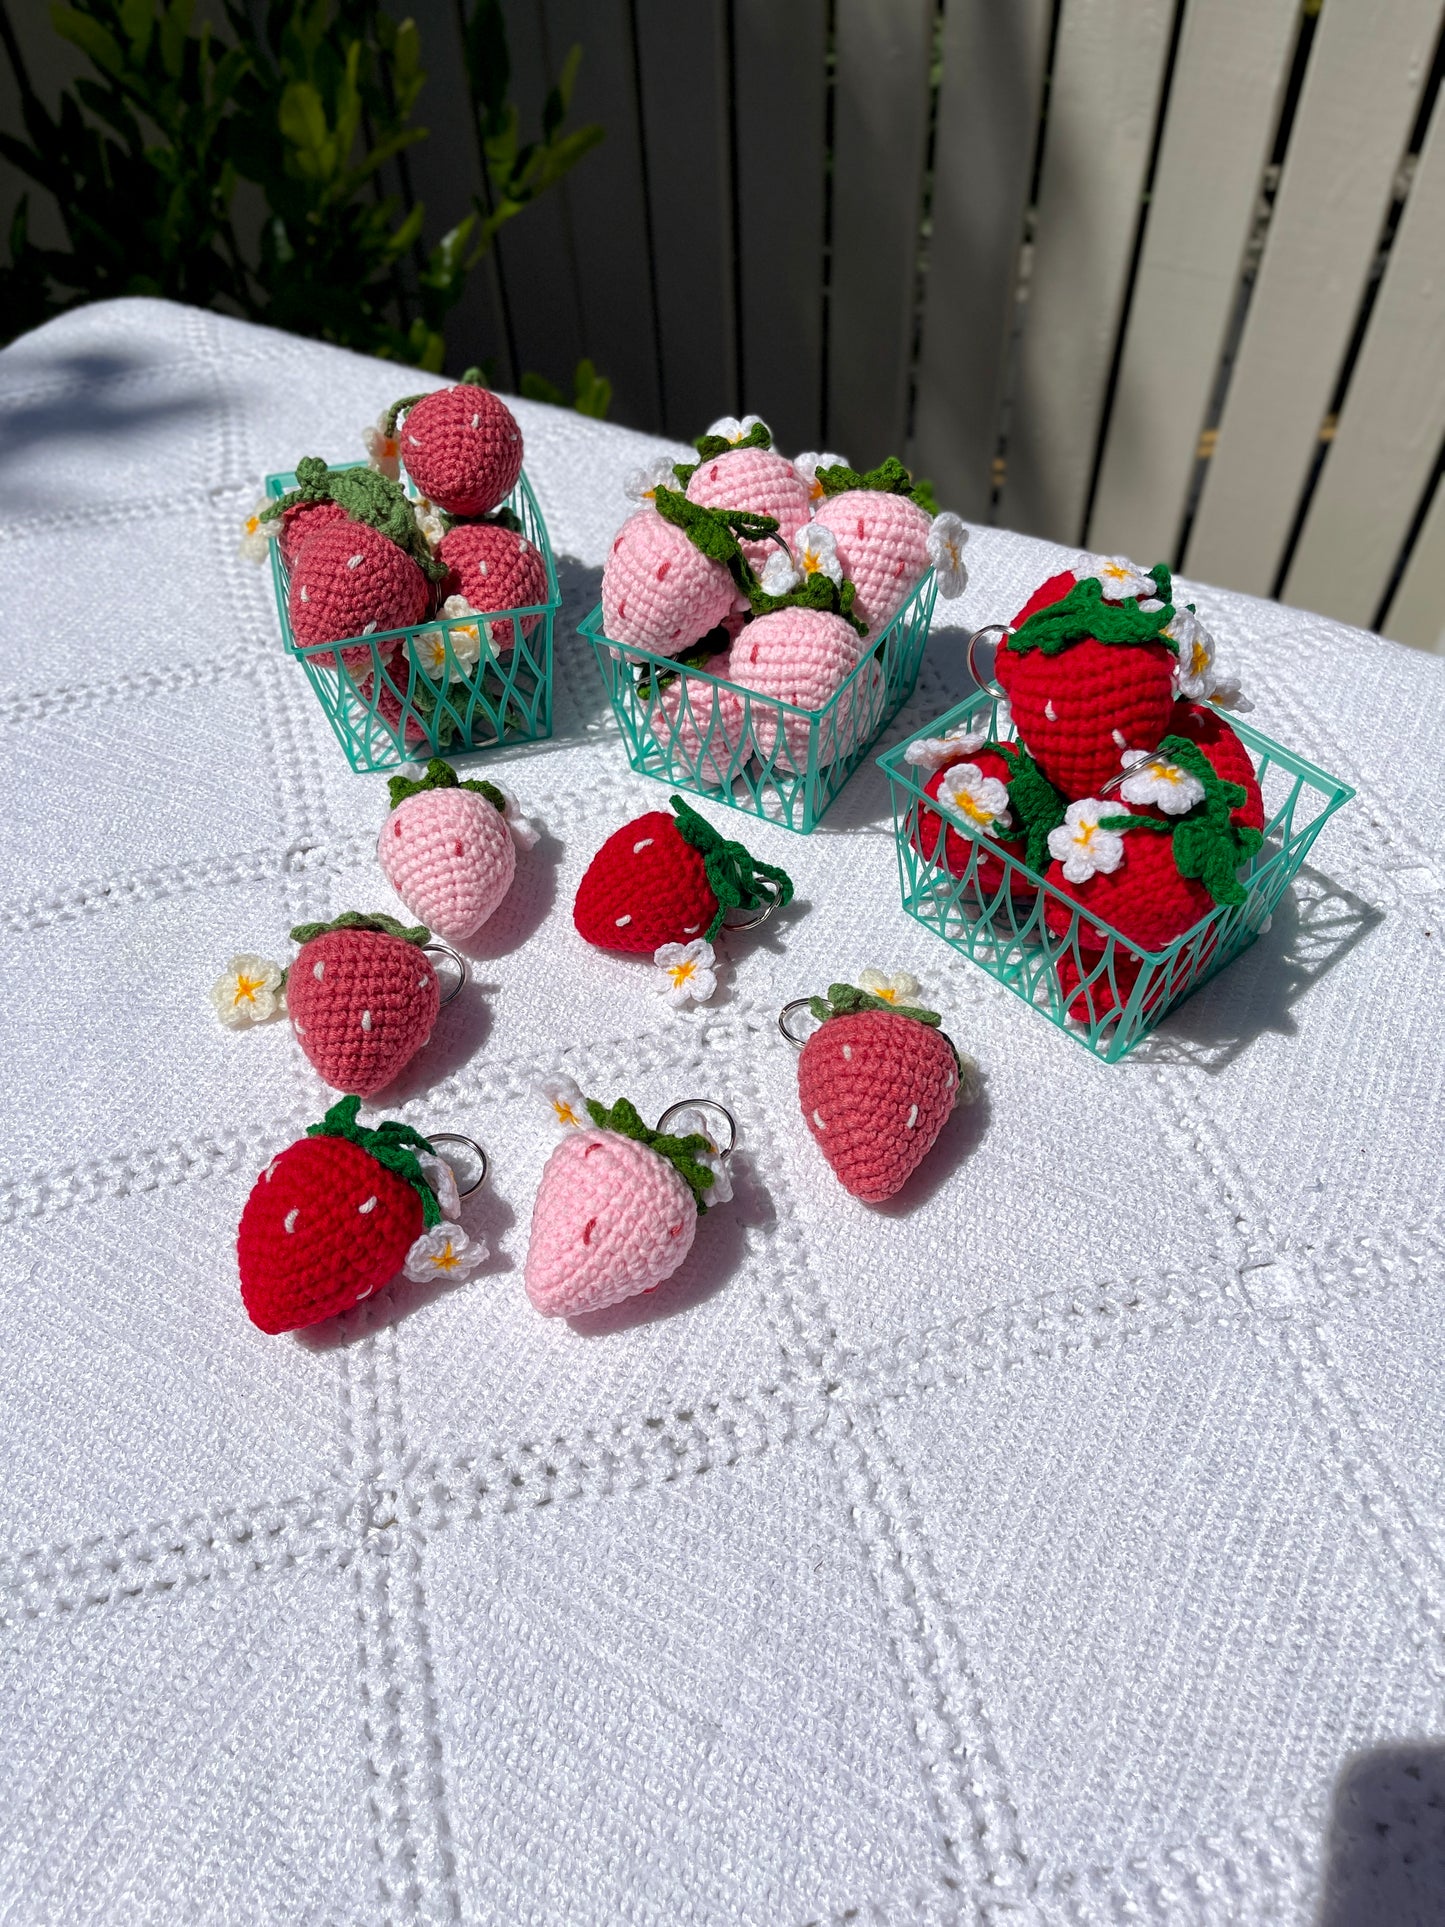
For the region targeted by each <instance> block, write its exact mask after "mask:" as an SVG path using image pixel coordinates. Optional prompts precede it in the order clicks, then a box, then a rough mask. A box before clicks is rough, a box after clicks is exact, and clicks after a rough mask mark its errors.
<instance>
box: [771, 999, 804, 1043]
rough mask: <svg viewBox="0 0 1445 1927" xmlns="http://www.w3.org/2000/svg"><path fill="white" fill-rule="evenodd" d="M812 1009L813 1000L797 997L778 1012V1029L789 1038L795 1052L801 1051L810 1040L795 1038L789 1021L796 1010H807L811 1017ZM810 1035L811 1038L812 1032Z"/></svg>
mask: <svg viewBox="0 0 1445 1927" xmlns="http://www.w3.org/2000/svg"><path fill="white" fill-rule="evenodd" d="M812 1009H813V1000H812V998H811V997H795V998H794V999H793V1001H792V1003H790V1004H784V1005H783V1008H782V1009H781V1010H780V1011H779V1012H778V1029H779V1030H780V1031H781V1032H782V1033H783V1035H784V1037H786V1038H787V1040H788V1042H789V1043H790V1044H791V1045H792V1047H793V1049H794V1050H801V1049H802V1048H803V1046H804V1044H806V1043H807V1041H808V1038H807V1037H798V1036H795V1035H794V1033H793V1032H792V1031H791V1030H790V1029H789V1027H788V1020H789V1018H790V1017H791V1016H792V1014H793V1012H794V1011H795V1010H806V1011H807V1012H808V1013H809V1015H811V1014H812ZM808 1035H809V1036H811V1035H812V1032H811V1031H810V1032H809V1033H808Z"/></svg>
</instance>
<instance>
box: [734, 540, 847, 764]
mask: <svg viewBox="0 0 1445 1927" xmlns="http://www.w3.org/2000/svg"><path fill="white" fill-rule="evenodd" d="M812 579H813V580H814V581H817V580H819V578H817V577H814V578H812ZM862 653H863V643H862V641H861V639H860V637H859V635H858V631H857V628H856V627H855V626H854V624H853V623H851V622H850V621H849V620H848V618H847V617H846V616H844V615H841V614H837V613H835V612H833V611H830V610H827V609H821V608H807V607H799V606H793V607H784V608H779V609H773V610H770V611H769V612H768V613H767V614H765V615H760V616H757V617H755V618H754V620H753V621H752V622H750V623H748V625H747V627H746V628H745V629H744V630H743V632H742V634H741V635H740V636H739V637H738V639H737V641H736V642H735V643H734V644H733V646H732V651H731V654H730V657H729V665H730V669H731V680H732V681H733V682H734V683H736V684H737V686H738V687H739V688H742V689H751V690H755V691H756V692H757V694H758V695H759V696H763V697H770V698H772V699H773V700H774V701H778V702H784V703H792V704H796V705H797V707H798V708H800V709H813V710H817V709H821V708H822V707H823V705H824V704H825V703H827V702H828V701H829V699H830V698H831V697H832V695H833V694H834V692H835V690H836V689H837V688H838V686H839V684H840V683H843V682H846V681H847V679H848V677H849V676H851V675H852V673H853V671H854V670H855V669H856V668H857V666H858V661H859V658H860V656H861V655H862ZM867 680H868V679H867V678H866V676H865V677H864V678H863V682H864V684H865V685H866V684H867ZM871 694H872V692H871V691H870V689H869V688H868V687H866V686H864V687H862V688H861V689H860V691H859V695H858V702H857V704H845V705H842V706H841V707H840V710H839V711H838V712H835V720H836V727H833V728H829V729H828V730H826V731H824V732H823V736H824V738H825V739H826V740H820V742H819V745H818V755H819V759H820V762H822V763H831V762H834V761H836V760H837V759H838V757H840V756H843V755H846V754H847V753H848V751H849V750H850V749H851V748H852V747H853V744H854V741H855V739H856V737H857V735H858V733H859V732H858V730H857V729H856V727H855V721H856V719H855V717H854V715H853V710H854V708H855V707H858V706H864V707H866V705H867V704H868V702H869V701H870V698H871ZM749 707H750V708H751V712H752V730H753V740H754V742H755V743H756V745H757V751H758V755H759V756H760V757H761V758H762V759H763V760H764V761H765V762H766V761H768V760H769V759H774V758H775V766H776V767H777V768H779V769H790V768H791V769H805V768H806V767H807V762H808V739H809V734H810V731H811V730H812V727H813V725H812V724H811V723H810V721H809V719H808V718H807V717H806V716H792V715H789V714H787V713H786V712H782V711H778V710H776V709H774V708H773V707H772V706H771V703H769V702H759V703H754V704H751V705H750V706H749ZM843 709H846V710H847V711H848V713H847V714H843V713H842V711H843ZM780 718H781V722H782V734H783V740H784V743H785V745H786V747H785V748H783V749H779V748H778V724H779V720H780ZM775 751H776V757H775Z"/></svg>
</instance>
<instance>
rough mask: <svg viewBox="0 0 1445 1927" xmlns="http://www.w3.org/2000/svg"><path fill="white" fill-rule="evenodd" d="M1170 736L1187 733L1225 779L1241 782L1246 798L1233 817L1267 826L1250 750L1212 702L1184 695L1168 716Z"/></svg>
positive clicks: (1250, 825)
mask: <svg viewBox="0 0 1445 1927" xmlns="http://www.w3.org/2000/svg"><path fill="white" fill-rule="evenodd" d="M1169 733H1170V735H1171V736H1184V737H1187V738H1188V740H1189V741H1190V742H1191V743H1197V744H1198V745H1199V747H1200V748H1201V749H1202V750H1203V751H1204V754H1205V755H1206V756H1207V757H1208V758H1209V761H1210V763H1211V765H1212V766H1213V769H1214V772H1215V774H1216V775H1217V776H1220V777H1222V778H1223V779H1224V781H1225V782H1226V783H1238V784H1239V786H1240V788H1241V789H1242V790H1243V791H1244V801H1243V802H1242V803H1240V804H1239V805H1237V806H1236V808H1235V809H1234V810H1233V811H1232V812H1231V815H1232V817H1233V820H1234V821H1235V822H1236V823H1238V824H1240V825H1242V826H1243V827H1244V828H1245V829H1249V830H1262V829H1263V828H1264V798H1263V796H1261V794H1260V789H1259V778H1258V777H1257V776H1256V775H1255V773H1254V763H1253V761H1252V760H1251V758H1250V754H1249V751H1248V750H1247V749H1246V748H1245V747H1244V744H1243V743H1242V742H1241V741H1240V740H1239V738H1238V736H1236V735H1235V733H1234V731H1233V730H1232V729H1231V728H1230V726H1229V724H1228V723H1227V722H1226V721H1225V720H1224V718H1223V717H1222V716H1221V715H1220V713H1219V711H1218V710H1217V709H1216V708H1215V707H1214V706H1213V704H1212V703H1191V702H1186V701H1184V700H1183V699H1181V700H1180V701H1179V702H1177V703H1175V705H1174V708H1173V710H1172V711H1171V712H1170V716H1169Z"/></svg>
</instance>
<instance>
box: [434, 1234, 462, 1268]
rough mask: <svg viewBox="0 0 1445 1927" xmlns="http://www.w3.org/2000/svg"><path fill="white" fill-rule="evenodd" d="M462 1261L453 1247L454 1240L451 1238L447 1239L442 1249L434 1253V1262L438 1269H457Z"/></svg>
mask: <svg viewBox="0 0 1445 1927" xmlns="http://www.w3.org/2000/svg"><path fill="white" fill-rule="evenodd" d="M460 1263H461V1260H460V1258H458V1256H457V1254H456V1252H455V1251H453V1249H452V1241H451V1239H450V1238H448V1239H447V1241H446V1243H445V1244H444V1245H443V1246H442V1248H441V1250H440V1251H436V1252H433V1253H432V1264H433V1265H434V1266H435V1268H436V1269H437V1270H438V1271H455V1270H456V1268H457V1266H458V1265H459V1264H460Z"/></svg>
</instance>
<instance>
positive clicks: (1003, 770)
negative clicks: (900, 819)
mask: <svg viewBox="0 0 1445 1927" xmlns="http://www.w3.org/2000/svg"><path fill="white" fill-rule="evenodd" d="M995 785H997V788H995V787H994V786H995ZM924 788H925V790H926V792H927V794H928V795H929V796H931V797H934V798H938V797H940V796H942V797H943V798H944V808H943V810H942V811H941V812H940V811H937V810H931V809H928V808H926V807H925V806H924V805H922V804H920V805H919V809H918V821H917V824H916V826H915V828H914V829H913V830H912V831H911V832H910V841H911V842H912V844H913V847H914V849H916V850H919V851H921V852H922V854H923V855H924V856H925V857H927V858H929V859H930V860H932V861H935V862H936V861H938V860H940V858H941V860H942V862H943V864H944V866H945V868H946V869H947V870H948V871H949V872H950V874H951V875H953V876H956V877H958V876H963V875H964V874H965V873H966V872H967V870H968V867H969V864H970V863H972V862H973V860H974V856H975V854H976V853H978V851H979V846H978V843H977V837H978V836H979V835H980V834H983V835H985V836H989V837H991V838H992V839H993V841H994V842H995V843H998V844H999V845H1000V846H1001V847H1002V848H1003V849H1005V850H1007V852H1008V854H1009V855H1010V856H1011V857H1013V858H1014V859H1015V861H1016V862H1018V863H1020V864H1025V865H1027V866H1028V868H1029V869H1030V870H1032V871H1035V872H1039V873H1041V872H1042V871H1043V870H1045V869H1046V868H1047V867H1048V861H1049V832H1050V831H1051V830H1053V829H1055V828H1056V827H1057V826H1058V825H1059V824H1060V823H1062V822H1063V820H1064V799H1063V798H1062V797H1061V796H1060V795H1059V793H1058V791H1057V790H1056V789H1055V788H1054V786H1053V784H1052V783H1050V782H1049V781H1048V779H1047V778H1046V777H1045V776H1044V775H1043V774H1042V772H1041V771H1040V769H1039V767H1038V765H1037V764H1036V763H1035V762H1034V760H1033V758H1032V757H1031V756H1030V755H1029V754H1028V752H1027V750H1025V749H1023V748H1022V747H1021V745H1019V744H1018V743H1000V742H984V743H982V744H980V745H979V746H978V747H977V748H974V749H971V750H969V751H968V752H967V754H966V755H959V756H958V757H956V758H955V759H954V760H953V761H951V762H949V763H946V764H945V765H944V766H943V767H942V768H940V769H937V770H935V771H934V773H933V775H932V776H930V777H929V779H928V781H927V783H926V784H925V785H924ZM1000 790H1001V791H1002V794H1003V799H1004V800H1003V813H1002V814H1000V813H999V808H998V805H999V791H1000ZM956 826H957V827H956ZM1011 831H1012V832H1014V834H1009V832H1011ZM940 841H941V842H942V849H941V850H940V848H939V844H940ZM1003 871H1004V866H1003V864H1002V863H1001V862H1000V861H999V859H998V858H997V857H996V856H990V855H989V854H988V853H987V852H986V851H984V852H982V853H980V854H979V857H978V864H977V868H976V869H975V871H974V882H975V883H976V885H977V887H978V889H979V890H980V891H981V892H983V893H984V894H985V895H992V894H993V892H994V891H995V890H997V889H998V887H999V885H1000V884H1001V883H1002V882H1003ZM1037 887H1038V886H1037V884H1036V883H1035V882H1034V881H1033V879H1032V878H1031V877H1029V876H1027V875H1025V874H1024V872H1023V871H1022V870H1017V869H1010V870H1009V891H1010V894H1011V895H1016V896H1027V895H1028V894H1030V893H1031V892H1032V891H1034V890H1035V889H1037Z"/></svg>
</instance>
